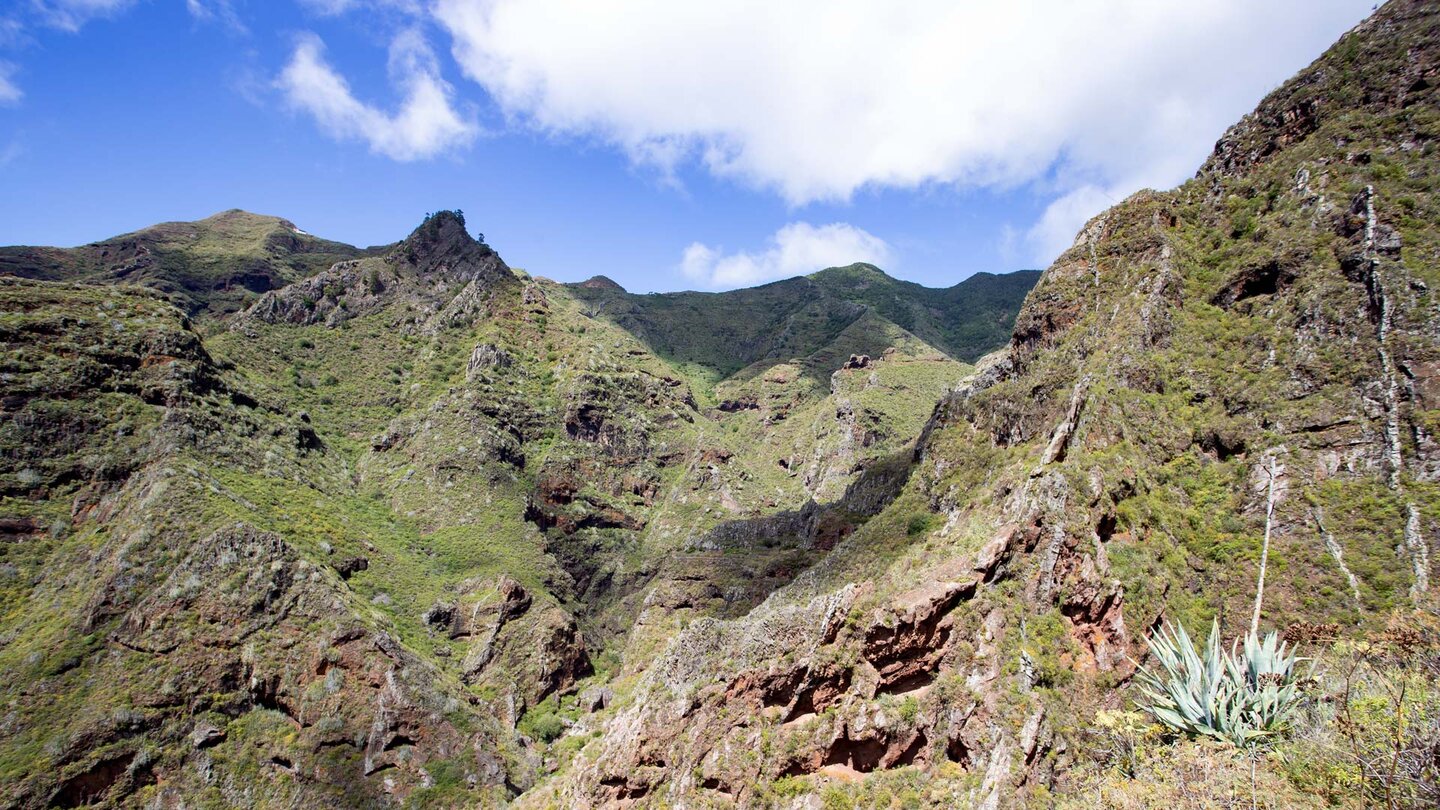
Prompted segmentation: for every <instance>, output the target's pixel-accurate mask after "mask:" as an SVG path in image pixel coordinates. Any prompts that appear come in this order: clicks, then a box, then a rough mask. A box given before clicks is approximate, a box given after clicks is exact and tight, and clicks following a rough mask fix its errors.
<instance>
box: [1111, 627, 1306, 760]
mask: <svg viewBox="0 0 1440 810" xmlns="http://www.w3.org/2000/svg"><path fill="white" fill-rule="evenodd" d="M1148 644H1149V645H1150V652H1151V653H1152V654H1154V656H1155V660H1156V661H1157V662H1158V663H1159V665H1160V669H1159V671H1153V670H1150V669H1144V670H1141V671H1140V672H1139V673H1138V674H1137V676H1136V678H1137V680H1138V682H1139V686H1140V691H1141V693H1142V694H1143V695H1144V696H1145V702H1144V703H1143V704H1142V708H1144V709H1145V710H1146V711H1147V712H1149V713H1150V714H1152V715H1154V717H1155V719H1157V720H1159V721H1160V722H1161V723H1162V724H1164V725H1166V726H1168V727H1170V728H1172V729H1174V730H1176V731H1179V732H1181V733H1184V734H1189V735H1193V736H1205V737H1213V738H1215V739H1217V740H1223V741H1225V742H1229V743H1233V744H1234V745H1236V746H1240V747H1245V746H1249V745H1253V744H1256V743H1258V742H1260V741H1262V740H1263V739H1265V738H1267V737H1270V736H1272V735H1274V734H1276V733H1278V732H1279V731H1281V730H1283V729H1284V727H1285V724H1286V722H1287V720H1288V719H1289V716H1290V714H1291V712H1293V711H1294V709H1295V707H1296V705H1297V704H1298V703H1299V700H1298V698H1299V694H1298V688H1297V683H1296V677H1295V667H1296V664H1297V663H1298V662H1299V661H1300V660H1301V659H1299V658H1297V657H1296V656H1295V655H1294V653H1293V652H1291V651H1289V650H1287V648H1286V645H1285V644H1284V643H1282V642H1280V640H1279V638H1278V637H1277V636H1276V634H1275V633H1274V632H1271V633H1270V634H1268V635H1267V636H1266V637H1265V639H1264V640H1263V641H1262V640H1261V639H1260V638H1259V637H1258V636H1257V635H1256V634H1255V633H1253V632H1252V633H1249V634H1247V635H1246V637H1245V643H1244V646H1243V648H1242V649H1238V650H1237V649H1236V648H1234V647H1232V648H1231V650H1230V652H1229V653H1226V652H1225V651H1224V650H1223V649H1221V647H1220V624H1219V622H1218V621H1217V622H1213V623H1212V624H1211V626H1210V638H1209V640H1208V641H1207V642H1206V643H1205V647H1204V649H1203V651H1202V650H1198V649H1196V647H1195V644H1194V643H1193V642H1192V641H1191V640H1190V635H1189V634H1188V633H1186V632H1185V627H1184V626H1183V625H1179V624H1176V625H1167V626H1166V627H1165V628H1162V629H1161V630H1160V632H1158V633H1156V634H1155V636H1153V637H1152V638H1150V639H1149V641H1148Z"/></svg>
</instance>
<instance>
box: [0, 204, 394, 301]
mask: <svg viewBox="0 0 1440 810" xmlns="http://www.w3.org/2000/svg"><path fill="white" fill-rule="evenodd" d="M366 253H367V251H364V250H361V249H358V248H355V247H351V246H350V245H345V244H341V243H339V242H331V241H328V240H325V239H319V238H316V237H314V236H311V235H309V234H305V233H302V232H300V231H299V230H298V229H297V228H296V227H295V226H294V225H293V224H291V223H290V222H288V221H286V220H283V219H280V218H278V217H268V216H260V215H257V214H250V213H247V212H244V211H238V210H234V211H225V212H222V213H219V214H216V215H214V216H211V217H207V218H206V219H202V220H199V221H196V222H166V223H162V224H159V225H154V226H152V227H149V228H145V229H143V230H140V231H136V232H135V233H130V234H124V235H121V236H116V237H112V238H110V239H106V240H103V241H100V242H95V243H93V244H89V245H83V246H81V247H76V248H42V247H6V248H0V275H8V274H14V275H20V276H25V277H29V278H39V279H46V280H51V281H62V280H63V281H78V282H85V283H104V284H118V283H123V284H141V285H144V286H147V287H150V288H151V289H155V290H159V291H161V292H164V293H167V294H169V295H170V296H171V297H172V298H173V300H175V302H176V303H177V304H179V305H180V306H181V307H182V308H183V309H185V310H186V311H187V312H190V313H192V314H194V313H197V312H200V313H204V314H206V315H211V316H222V315H225V314H228V313H231V312H234V311H236V310H238V309H241V308H243V307H244V306H245V305H247V304H248V303H249V302H251V301H252V300H254V298H255V296H256V295H258V294H259V293H260V292H263V291H265V290H267V289H272V288H275V287H281V286H284V285H286V284H289V283H292V282H294V281H298V280H299V279H301V278H305V277H306V276H310V275H313V274H315V273H317V272H319V271H321V270H324V269H325V268H327V267H329V266H330V265H332V264H334V263H335V262H337V261H341V260H344V259H352V258H357V257H359V256H363V255H365V254H366Z"/></svg>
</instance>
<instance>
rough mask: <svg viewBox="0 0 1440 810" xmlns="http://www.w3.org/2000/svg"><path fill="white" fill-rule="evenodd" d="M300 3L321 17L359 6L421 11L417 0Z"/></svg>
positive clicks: (307, 0)
mask: <svg viewBox="0 0 1440 810" xmlns="http://www.w3.org/2000/svg"><path fill="white" fill-rule="evenodd" d="M300 5H301V6H303V7H304V8H305V9H306V10H308V11H310V12H311V13H312V14H319V15H320V16H322V17H334V16H338V15H341V14H347V13H349V12H351V11H354V10H356V9H361V8H364V9H370V10H389V11H399V12H402V13H404V14H408V15H412V16H413V15H417V14H419V13H420V12H421V6H420V2H419V0H300Z"/></svg>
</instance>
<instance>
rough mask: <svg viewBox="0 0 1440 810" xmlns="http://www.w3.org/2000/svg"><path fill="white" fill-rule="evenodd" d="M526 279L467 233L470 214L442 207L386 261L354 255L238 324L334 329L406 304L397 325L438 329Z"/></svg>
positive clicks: (253, 309)
mask: <svg viewBox="0 0 1440 810" xmlns="http://www.w3.org/2000/svg"><path fill="white" fill-rule="evenodd" d="M519 283H520V282H519V280H518V279H517V278H516V277H515V276H514V274H513V273H511V272H510V269H509V268H508V267H506V266H505V263H504V262H503V261H501V259H500V256H499V255H498V254H496V253H495V251H493V250H491V249H490V247H489V246H487V245H485V244H484V243H483V242H479V241H476V240H475V239H474V238H473V237H471V236H470V234H469V232H468V231H466V230H465V219H464V217H462V216H460V215H459V214H458V213H456V212H453V211H441V212H440V213H438V214H434V215H432V216H430V217H429V218H428V219H426V220H425V222H424V224H422V225H421V226H420V227H419V228H416V229H415V231H414V232H413V233H411V234H410V236H409V237H408V238H406V239H405V240H404V241H403V242H401V243H400V244H399V245H397V246H396V247H395V248H394V249H393V250H391V251H390V253H389V254H388V255H386V256H385V257H384V258H364V259H351V260H347V261H343V262H340V263H338V264H336V265H335V266H333V267H331V268H330V269H329V270H326V271H324V272H322V273H318V274H316V275H314V276H311V277H310V278H307V279H304V280H301V281H299V282H297V283H295V284H291V285H289V286H287V287H285V288H283V289H280V290H274V291H271V292H267V293H265V294H264V295H262V296H260V299H259V300H258V301H256V302H255V303H254V304H252V305H251V306H250V308H249V309H248V310H246V311H245V313H244V314H243V315H241V316H240V317H239V318H238V319H237V320H236V321H235V322H234V324H233V325H232V327H231V328H233V329H240V330H244V329H246V328H247V327H246V324H247V323H251V322H259V323H268V324H277V323H287V324H294V325H298V326H304V325H308V324H317V323H318V324H324V325H326V326H330V327H334V326H337V325H339V324H340V323H343V322H345V321H348V320H350V319H352V318H358V317H364V316H366V315H369V314H372V313H375V312H378V311H379V310H381V309H385V308H387V307H391V306H392V305H394V304H395V303H396V302H403V308H401V309H400V311H399V312H392V317H393V318H395V323H394V325H395V326H397V327H400V328H404V329H411V330H419V331H426V332H433V331H435V330H437V329H444V328H448V327H453V326H456V325H459V324H463V323H471V322H473V321H474V320H476V319H477V318H479V317H482V316H483V315H485V314H487V313H490V312H491V307H492V306H495V305H497V302H496V298H497V296H501V295H503V294H504V293H506V292H513V291H514V290H515V289H516V288H518V286H519Z"/></svg>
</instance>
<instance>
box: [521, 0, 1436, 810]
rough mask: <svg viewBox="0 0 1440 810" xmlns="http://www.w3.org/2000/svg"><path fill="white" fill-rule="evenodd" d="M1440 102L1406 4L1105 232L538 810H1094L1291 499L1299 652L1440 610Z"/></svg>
mask: <svg viewBox="0 0 1440 810" xmlns="http://www.w3.org/2000/svg"><path fill="white" fill-rule="evenodd" d="M1437 79H1440V14H1437V12H1436V9H1435V7H1434V6H1433V4H1426V3H1418V2H1408V3H1407V2H1392V3H1390V4H1388V5H1387V6H1386V7H1385V8H1384V9H1382V10H1381V11H1379V12H1378V13H1377V14H1376V15H1375V17H1374V18H1373V19H1371V20H1369V21H1367V22H1366V23H1365V24H1363V25H1362V26H1360V27H1359V28H1357V29H1356V30H1355V31H1354V32H1352V33H1350V34H1349V35H1347V36H1346V37H1345V38H1344V39H1343V40H1341V42H1340V43H1339V44H1337V45H1336V46H1335V47H1334V48H1333V49H1332V50H1331V51H1330V52H1329V53H1327V54H1326V55H1325V56H1324V57H1322V58H1321V59H1320V60H1318V61H1317V62H1316V63H1315V64H1313V65H1312V66H1311V67H1310V68H1308V69H1307V70H1305V71H1304V72H1302V73H1301V74H1300V75H1299V76H1297V77H1296V78H1295V79H1293V80H1291V81H1290V82H1288V83H1286V84H1285V85H1284V86H1283V87H1281V88H1280V89H1279V90H1277V91H1276V92H1275V93H1274V94H1272V95H1271V96H1270V97H1268V98H1267V99H1266V100H1265V101H1264V102H1262V104H1261V106H1260V108H1259V109H1258V110H1257V111H1256V113H1254V114H1253V115H1251V116H1248V117H1247V118H1246V119H1245V120H1243V121H1242V122H1240V123H1239V124H1238V125H1236V126H1235V127H1234V128H1232V129H1231V130H1230V131H1229V132H1228V133H1227V134H1226V135H1225V137H1224V138H1223V139H1222V140H1221V141H1220V142H1219V144H1218V145H1217V147H1216V151H1215V154H1214V156H1213V157H1212V158H1211V159H1210V160H1209V161H1208V162H1207V163H1206V164H1205V166H1204V167H1202V169H1201V170H1200V172H1199V174H1198V175H1197V176H1196V178H1195V179H1194V180H1192V181H1191V182H1189V183H1187V184H1185V185H1184V186H1182V187H1180V188H1179V189H1176V190H1174V191H1170V192H1163V193H1157V192H1142V193H1140V194H1137V195H1136V196H1135V197H1133V198H1131V199H1129V200H1127V201H1125V202H1124V203H1122V204H1121V205H1119V206H1117V207H1115V208H1113V209H1111V210H1109V211H1107V212H1105V213H1104V214H1102V215H1100V216H1099V217H1097V218H1095V219H1094V220H1092V221H1091V222H1090V223H1088V224H1087V226H1086V227H1085V228H1084V229H1083V230H1082V231H1081V233H1080V235H1079V236H1078V238H1077V240H1076V242H1075V244H1074V246H1073V247H1072V248H1071V249H1070V250H1068V251H1066V252H1065V253H1064V254H1063V255H1062V256H1061V257H1060V258H1059V260H1058V261H1057V262H1056V263H1055V264H1054V265H1053V266H1051V267H1050V268H1049V269H1048V270H1046V271H1045V273H1044V275H1043V276H1042V278H1041V280H1040V283H1039V284H1038V285H1037V286H1036V287H1035V289H1034V290H1033V291H1032V292H1031V293H1030V295H1029V297H1028V298H1027V301H1026V304H1025V307H1024V308H1023V309H1022V310H1021V313H1020V315H1019V317H1018V319H1017V323H1016V325H1015V330H1014V337H1013V339H1012V341H1011V344H1010V347H1009V348H1008V349H1007V350H1006V351H1004V352H1002V353H999V354H996V355H993V356H991V357H989V358H986V359H985V360H983V361H981V363H980V367H979V370H978V372H977V373H976V374H975V375H974V376H973V377H971V378H970V379H969V380H968V381H967V382H965V383H964V384H963V385H961V386H959V387H958V388H956V389H955V390H954V391H953V392H951V393H950V394H949V395H947V397H946V398H945V399H944V400H943V401H942V402H941V404H940V406H939V407H938V408H937V410H936V412H935V414H934V416H933V417H932V419H931V420H930V422H929V424H928V425H927V427H926V430H925V432H924V435H923V437H922V439H921V440H920V442H919V444H918V446H917V448H916V452H915V454H914V457H913V461H912V463H911V467H910V470H909V471H908V473H907V480H906V483H905V484H904V485H903V486H902V487H901V488H900V489H899V490H898V493H897V494H896V496H895V498H894V500H892V501H891V502H890V503H889V504H887V505H886V506H885V507H884V508H883V509H881V510H880V511H879V512H878V513H877V514H876V515H875V516H874V517H872V518H870V519H869V520H868V521H867V522H865V523H864V524H863V525H861V526H859V527H858V528H857V529H856V531H854V532H853V533H852V534H850V535H849V536H848V537H847V538H846V539H845V540H843V541H842V542H840V543H839V544H837V545H836V547H835V548H834V549H833V550H832V551H831V553H830V554H828V555H827V556H826V557H825V559H823V560H822V561H820V562H818V563H817V564H816V565H815V566H812V567H811V568H809V569H807V570H806V571H805V572H804V573H802V574H801V575H800V576H799V577H797V578H796V580H795V581H794V582H792V583H790V584H788V585H786V586H785V587H784V588H781V589H778V590H777V591H775V592H774V593H773V594H771V596H770V597H769V598H767V600H766V601H765V602H763V603H762V604H760V605H759V606H757V607H756V608H755V609H754V610H753V611H751V612H750V613H749V614H748V615H746V616H744V617H740V618H737V619H734V620H728V621H706V622H696V623H692V624H691V625H690V626H689V627H688V628H686V629H685V631H684V632H682V633H681V634H680V635H679V636H678V637H677V638H675V639H674V640H673V641H672V642H671V644H670V645H669V646H668V647H667V649H666V650H665V652H664V653H663V654H662V655H660V656H659V657H658V658H657V659H656V661H655V663H654V664H653V665H652V666H651V667H650V668H649V669H648V670H647V671H646V672H645V674H644V676H643V677H642V678H640V679H639V680H638V681H637V682H636V684H635V686H634V688H633V691H632V692H631V695H630V698H629V702H628V703H626V704H625V705H622V706H620V707H619V708H617V709H616V710H615V711H613V712H612V713H610V714H608V715H606V716H603V717H602V718H601V719H600V720H598V721H587V723H586V727H587V728H591V727H598V735H597V736H596V738H595V739H594V740H591V741H587V742H585V744H584V746H583V747H582V748H581V750H580V752H579V753H578V754H577V755H576V757H575V759H574V760H572V762H571V763H570V765H569V766H568V767H567V768H565V769H564V770H562V772H561V773H560V775H559V776H558V777H556V778H553V779H552V780H550V781H549V782H547V783H545V784H544V785H542V786H541V787H540V788H539V789H537V790H535V791H532V792H531V793H528V794H526V796H525V797H523V799H522V804H523V805H525V806H591V805H605V804H633V803H639V804H645V805H647V806H681V805H684V806H731V805H739V806H796V807H801V806H816V805H814V804H808V803H807V802H812V801H813V802H819V801H820V799H821V798H823V799H824V801H825V802H828V803H830V804H829V805H827V806H852V805H854V806H877V807H878V806H893V805H891V804H890V802H891V801H903V802H909V803H910V805H913V806H922V805H923V806H980V807H999V806H1016V805H1024V804H1027V803H1037V804H1039V805H1042V806H1043V805H1046V804H1050V803H1053V802H1056V801H1060V800H1062V799H1063V797H1065V796H1066V795H1067V794H1069V792H1070V791H1074V790H1077V789H1078V787H1079V786H1078V784H1077V781H1076V778H1075V777H1076V775H1078V773H1079V772H1080V771H1081V770H1082V768H1081V766H1082V764H1083V763H1084V762H1085V761H1086V758H1087V756H1089V753H1088V752H1087V750H1086V746H1087V740H1088V739H1089V738H1087V736H1086V733H1087V728H1091V727H1093V725H1094V719H1093V713H1094V712H1095V710H1096V709H1101V708H1117V707H1119V706H1121V705H1123V700H1124V691H1123V690H1117V689H1116V688H1115V687H1117V686H1123V685H1124V684H1125V683H1126V682H1127V681H1128V679H1129V677H1130V675H1131V674H1132V673H1133V670H1134V661H1136V660H1139V659H1143V658H1144V650H1143V646H1142V645H1141V644H1140V643H1139V642H1140V639H1141V638H1142V637H1143V635H1144V634H1145V632H1146V630H1147V629H1148V628H1152V627H1155V626H1157V624H1158V623H1159V622H1160V621H1162V619H1165V618H1167V617H1168V618H1170V619H1178V620H1181V621H1184V622H1185V623H1187V624H1189V625H1190V626H1192V627H1197V626H1204V625H1205V624H1208V623H1209V621H1210V618H1211V617H1212V616H1218V617H1220V618H1222V620H1223V621H1224V623H1225V624H1226V626H1227V627H1234V626H1235V624H1236V620H1235V617H1236V616H1247V615H1248V602H1249V600H1250V599H1251V598H1253V593H1254V587H1255V581H1256V574H1257V562H1258V559H1257V558H1258V556H1259V552H1260V548H1261V538H1262V534H1264V533H1265V531H1266V519H1267V518H1266V516H1267V505H1268V502H1269V501H1271V500H1272V493H1273V501H1274V514H1273V534H1274V536H1273V540H1272V546H1271V550H1270V559H1269V581H1268V583H1267V588H1268V590H1267V592H1266V593H1267V601H1266V602H1265V613H1264V619H1265V623H1266V624H1267V625H1268V626H1278V627H1282V628H1283V627H1286V626H1287V625H1292V624H1297V623H1303V622H1308V623H1311V624H1329V625H1331V626H1337V627H1341V628H1352V629H1353V628H1356V627H1357V626H1359V627H1363V626H1365V625H1366V624H1367V623H1372V624H1373V623H1375V622H1378V621H1381V620H1382V619H1383V617H1384V616H1386V615H1387V614H1388V613H1389V612H1390V611H1391V610H1394V609H1397V608H1407V607H1409V606H1412V605H1421V606H1423V605H1428V604H1431V602H1432V600H1433V595H1432V585H1431V582H1432V581H1433V579H1434V575H1435V565H1436V562H1435V560H1436V552H1437V548H1436V542H1435V537H1436V533H1437V522H1440V498H1437V495H1440V492H1437V489H1436V473H1437V469H1436V465H1435V461H1436V458H1435V443H1434V439H1433V433H1434V430H1435V424H1434V414H1435V412H1436V411H1435V408H1436V399H1435V397H1436V391H1435V390H1434V387H1435V382H1436V377H1435V373H1434V369H1435V361H1436V357H1437V349H1440V345H1437V337H1440V333H1437V324H1440V320H1437V317H1436V311H1435V302H1434V300H1433V297H1432V296H1433V293H1432V290H1433V289H1434V288H1435V285H1436V284H1437V283H1440V277H1437V273H1440V261H1437V260H1440V253H1437V248H1440V242H1437V239H1440V230H1437V228H1436V224H1435V223H1436V222H1440V217H1437V214H1440V211H1437V208H1436V206H1437V198H1436V195H1435V182H1434V177H1435V169H1436V167H1437V165H1436V160H1437V158H1436V154H1437V153H1436V149H1437V142H1436V138H1437V134H1440V118H1437V110H1440V105H1437V103H1436V102H1437V98H1436V89H1435V88H1436V84H1437ZM917 523H918V524H919V525H921V526H924V527H925V528H924V529H923V530H922V531H919V532H907V531H903V530H902V527H904V526H908V525H916V524H917ZM1241 621H1244V619H1241ZM597 722H598V726H597V725H596V723H597ZM1252 784H1253V783H1252ZM1075 798H1076V799H1079V800H1080V802H1079V804H1077V806H1093V805H1091V804H1087V803H1086V802H1087V801H1089V800H1088V799H1083V798H1082V797H1080V796H1076V797H1075ZM1267 801H1271V802H1278V803H1279V804H1277V805H1275V806H1297V805H1303V804H1319V803H1320V802H1321V800H1320V799H1318V798H1316V797H1313V796H1312V797H1309V798H1306V797H1305V796H1304V795H1303V794H1299V793H1296V792H1287V793H1283V794H1280V795H1271V796H1270V797H1269V798H1267ZM1197 806H1198V805H1197Z"/></svg>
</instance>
